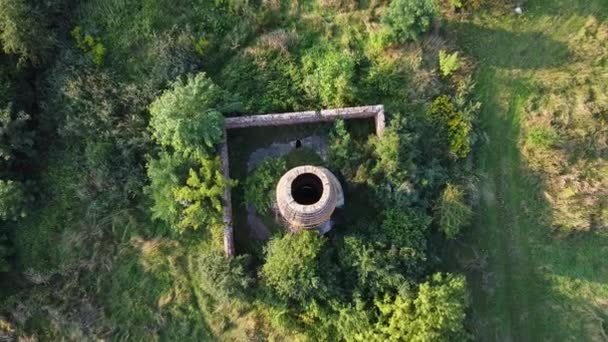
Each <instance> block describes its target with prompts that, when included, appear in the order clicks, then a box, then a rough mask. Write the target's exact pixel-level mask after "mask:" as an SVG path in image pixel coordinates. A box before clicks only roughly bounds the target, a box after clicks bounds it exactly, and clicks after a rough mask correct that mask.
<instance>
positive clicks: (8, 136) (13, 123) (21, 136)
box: [0, 105, 34, 161]
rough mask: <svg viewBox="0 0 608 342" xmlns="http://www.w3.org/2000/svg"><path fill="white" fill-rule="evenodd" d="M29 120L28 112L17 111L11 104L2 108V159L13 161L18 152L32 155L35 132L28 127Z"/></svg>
mask: <svg viewBox="0 0 608 342" xmlns="http://www.w3.org/2000/svg"><path fill="white" fill-rule="evenodd" d="M29 120H30V116H29V115H28V114H26V113H24V112H23V111H19V112H17V113H15V111H14V110H13V109H12V108H11V105H9V106H8V107H6V108H0V159H3V160H5V161H11V160H13V159H14V158H15V154H16V153H20V154H25V155H26V156H27V155H32V153H33V145H34V133H33V132H32V131H30V130H28V128H27V124H28V121H29Z"/></svg>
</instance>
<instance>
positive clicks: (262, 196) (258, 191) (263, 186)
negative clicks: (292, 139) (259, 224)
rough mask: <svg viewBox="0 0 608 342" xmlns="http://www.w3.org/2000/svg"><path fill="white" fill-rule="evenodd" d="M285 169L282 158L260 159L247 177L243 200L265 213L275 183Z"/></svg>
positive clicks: (285, 164) (267, 209)
mask: <svg viewBox="0 0 608 342" xmlns="http://www.w3.org/2000/svg"><path fill="white" fill-rule="evenodd" d="M286 171H287V163H286V162H285V159H284V158H268V159H265V160H264V161H262V163H260V165H259V166H258V167H257V168H256V169H255V171H254V173H253V174H252V175H251V176H249V177H247V182H246V184H245V201H246V202H247V204H252V205H253V206H254V207H255V208H256V210H257V211H258V212H259V213H260V214H263V215H265V214H267V213H268V212H269V211H270V208H271V207H272V203H273V200H274V194H275V188H276V184H277V182H278V181H279V178H280V177H281V176H282V175H283V174H284V173H285V172H286Z"/></svg>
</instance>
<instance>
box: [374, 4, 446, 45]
mask: <svg viewBox="0 0 608 342" xmlns="http://www.w3.org/2000/svg"><path fill="white" fill-rule="evenodd" d="M437 14H438V11H437V7H436V6H435V3H434V1H433V0H392V1H391V3H390V5H389V7H388V9H387V11H386V13H385V14H384V17H383V18H382V22H383V23H384V24H385V25H386V26H387V27H388V29H389V32H390V35H391V37H392V40H393V41H396V42H398V43H402V44H403V43H406V42H408V41H415V40H418V37H420V35H421V34H423V33H425V32H427V31H428V30H429V29H430V28H431V24H432V23H433V20H434V19H435V17H436V16H437Z"/></svg>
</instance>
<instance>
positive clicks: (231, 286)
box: [195, 251, 253, 304]
mask: <svg viewBox="0 0 608 342" xmlns="http://www.w3.org/2000/svg"><path fill="white" fill-rule="evenodd" d="M195 262H196V269H197V271H198V272H200V278H198V279H197V281H196V284H197V286H199V287H200V288H201V290H202V291H204V292H205V293H207V294H208V295H210V296H211V297H212V298H213V299H214V300H216V301H217V302H219V303H222V304H228V303H231V302H233V301H236V300H245V299H246V295H247V291H248V290H249V287H250V286H251V284H252V281H253V279H251V278H250V277H249V275H247V274H246V273H245V269H244V267H243V264H244V262H245V258H244V257H243V256H239V257H236V258H228V259H227V258H226V256H225V255H224V254H223V253H222V252H221V251H210V252H206V253H203V254H202V255H200V256H198V257H197V258H196V259H195Z"/></svg>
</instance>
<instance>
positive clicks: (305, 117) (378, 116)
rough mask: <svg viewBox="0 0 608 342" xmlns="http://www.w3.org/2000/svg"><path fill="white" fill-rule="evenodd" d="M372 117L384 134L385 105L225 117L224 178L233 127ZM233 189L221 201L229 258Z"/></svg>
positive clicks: (232, 241) (232, 234)
mask: <svg viewBox="0 0 608 342" xmlns="http://www.w3.org/2000/svg"><path fill="white" fill-rule="evenodd" d="M364 118H373V119H374V122H375V125H376V134H377V135H378V136H381V135H382V132H384V125H385V123H384V106H383V105H375V106H362V107H349V108H336V109H325V110H320V111H306V112H291V113H278V114H262V115H250V116H239V117H233V118H226V121H225V126H224V140H223V141H222V142H221V143H220V146H219V148H220V158H221V163H222V175H223V176H224V177H225V178H229V177H230V165H229V161H228V142H227V139H228V134H227V133H228V130H229V129H233V128H247V127H262V126H284V125H297V124H305V123H315V122H331V121H335V120H338V119H343V120H347V119H364ZM230 191H231V190H230V188H229V187H226V189H225V190H224V195H223V198H222V202H223V205H224V217H223V221H224V252H225V253H226V256H233V255H234V254H235V248H234V228H233V223H232V198H231V192H230Z"/></svg>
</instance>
